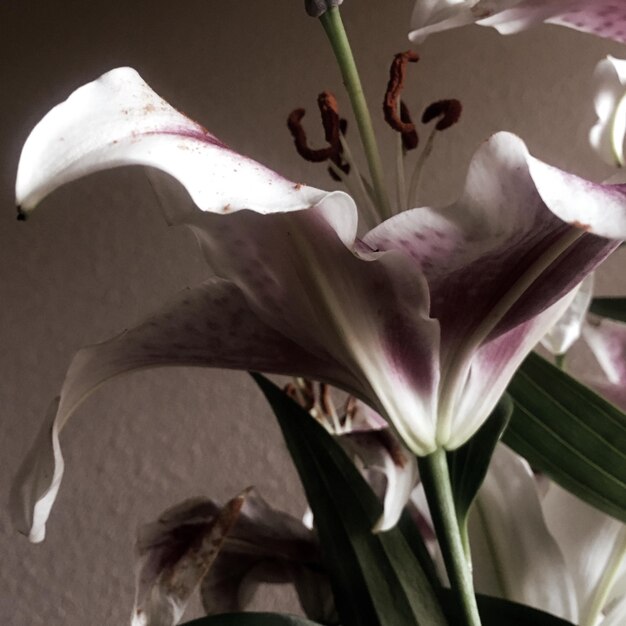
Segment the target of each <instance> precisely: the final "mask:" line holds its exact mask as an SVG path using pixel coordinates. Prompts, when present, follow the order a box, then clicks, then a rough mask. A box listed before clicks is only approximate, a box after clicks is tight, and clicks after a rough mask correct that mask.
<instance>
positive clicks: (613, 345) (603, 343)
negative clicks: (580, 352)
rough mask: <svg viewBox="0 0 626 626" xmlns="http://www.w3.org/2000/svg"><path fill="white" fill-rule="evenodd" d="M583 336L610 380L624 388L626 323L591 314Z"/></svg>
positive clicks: (625, 377) (625, 381)
mask: <svg viewBox="0 0 626 626" xmlns="http://www.w3.org/2000/svg"><path fill="white" fill-rule="evenodd" d="M583 337H584V338H585V341H586V342H587V343H588V344H589V347H590V348H591V351H592V352H593V354H594V356H595V357H596V359H597V360H598V363H599V364H600V367H602V370H603V371H604V374H605V375H606V377H607V378H608V380H609V382H610V383H611V384H612V385H619V386H620V387H622V388H623V387H624V385H626V324H623V323H621V322H616V321H614V320H610V319H608V318H599V317H596V316H591V317H590V318H589V319H588V321H587V323H586V324H585V325H584V327H583ZM625 405H626V404H623V405H621V406H625Z"/></svg>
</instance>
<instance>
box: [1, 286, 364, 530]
mask: <svg viewBox="0 0 626 626" xmlns="http://www.w3.org/2000/svg"><path fill="white" fill-rule="evenodd" d="M164 365H186V366H203V367H225V368H236V369H249V368H252V369H257V370H261V371H265V372H274V373H282V374H290V373H294V372H293V369H294V368H295V367H298V368H301V369H300V374H302V375H309V376H311V377H314V378H324V377H325V376H331V377H332V375H333V372H335V373H336V374H337V375H336V377H335V378H334V379H333V380H334V382H335V383H337V384H340V385H342V386H344V387H348V388H349V387H350V386H351V384H352V383H351V381H350V379H349V376H348V377H346V372H342V371H341V370H338V369H337V368H336V366H335V364H334V363H333V362H332V361H325V360H321V359H319V358H318V357H317V356H315V355H313V354H310V353H308V352H306V350H303V349H302V348H300V347H299V346H297V345H295V344H293V343H292V342H291V341H290V340H289V339H287V338H285V337H284V336H283V335H282V334H280V333H279V332H277V331H275V330H273V329H272V328H270V327H268V326H266V325H265V324H263V322H262V321H261V319H260V318H259V317H258V316H257V315H255V314H254V313H253V312H252V311H251V310H250V307H249V306H248V304H247V303H246V301H245V298H244V297H243V295H242V293H241V291H240V290H239V289H238V288H237V287H236V286H235V285H233V284H232V283H229V282H228V281H223V280H220V279H212V280H209V281H207V282H206V283H204V284H202V285H200V286H199V287H196V288H195V289H189V290H185V291H183V292H182V293H180V294H179V295H178V296H177V297H175V298H173V299H172V301H171V302H170V303H169V304H168V305H167V306H165V307H164V308H163V309H162V310H160V311H159V312H158V313H156V314H154V315H152V316H150V317H148V318H147V319H145V320H144V321H142V322H141V323H140V324H138V325H137V326H136V327H135V328H132V329H130V330H128V331H126V332H125V333H122V334H121V335H119V336H118V337H115V338H113V339H111V340H110V341H107V342H104V343H101V344H98V345H95V346H90V347H87V348H83V349H82V350H80V351H79V352H78V353H77V354H76V355H75V356H74V359H73V360H72V363H71V365H70V368H69V369H68V372H67V375H66V378H65V381H64V383H63V388H62V390H61V396H60V401H59V400H57V401H55V402H53V403H52V405H51V408H50V410H49V412H48V414H47V416H46V420H45V422H44V424H43V426H42V429H41V432H40V434H39V435H38V437H37V439H36V440H35V442H34V444H33V447H32V449H31V451H30V453H29V454H28V456H27V457H26V458H25V459H24V462H23V465H22V467H21V469H20V472H19V474H18V476H17V478H16V483H15V486H14V489H13V493H12V498H11V510H12V514H13V517H14V519H15V523H16V525H17V527H18V529H19V530H20V531H21V532H24V533H25V534H27V535H29V537H30V539H31V541H41V540H43V538H44V536H45V524H46V521H47V518H48V515H49V513H50V509H51V507H52V504H53V502H54V500H55V498H56V495H57V492H58V489H59V485H60V482H61V479H62V476H63V470H64V464H63V457H62V455H61V449H60V443H59V435H60V432H61V430H62V429H63V427H64V426H65V424H66V422H67V420H68V419H69V417H70V416H71V415H72V413H73V412H74V411H75V410H76V409H77V408H78V406H79V405H80V404H81V403H82V402H83V401H84V400H85V399H86V398H87V397H88V396H89V395H90V394H91V393H92V392H93V391H94V390H95V389H97V388H98V387H99V386H100V385H102V384H103V383H104V382H106V381H108V380H110V379H112V378H114V377H115V376H119V375H120V374H124V373H127V372H130V371H136V370H140V369H146V368H151V367H161V366H164ZM309 367H310V368H311V369H309V370H308V371H307V369H308V368H309Z"/></svg>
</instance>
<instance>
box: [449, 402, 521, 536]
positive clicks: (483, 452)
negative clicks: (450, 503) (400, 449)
mask: <svg viewBox="0 0 626 626" xmlns="http://www.w3.org/2000/svg"><path fill="white" fill-rule="evenodd" d="M512 413H513V402H512V401H511V399H510V398H508V397H506V396H505V397H504V398H503V399H502V400H501V401H500V403H499V404H498V405H497V406H496V408H495V409H494V410H493V412H492V413H491V415H490V416H489V419H488V420H487V421H486V422H485V423H484V424H483V425H482V426H481V428H480V429H479V430H478V432H477V433H476V434H475V435H474V436H473V437H472V438H471V439H470V440H469V441H468V442H467V443H466V444H465V445H464V446H461V447H460V448H457V449H456V450H453V451H452V452H448V467H449V468H450V480H451V481H452V495H453V496H454V504H455V507H456V515H457V518H458V520H459V525H460V526H461V527H462V529H464V528H465V525H466V524H467V517H468V513H469V510H470V508H471V506H472V503H473V502H474V498H476V494H477V493H478V490H479V489H480V486H481V485H482V484H483V481H484V480H485V476H486V475H487V470H488V469H489V462H490V461H491V457H492V456H493V451H494V450H495V448H496V445H497V443H498V441H500V438H501V437H502V433H503V432H504V430H505V428H506V427H507V425H508V423H509V421H510V419H511V415H512Z"/></svg>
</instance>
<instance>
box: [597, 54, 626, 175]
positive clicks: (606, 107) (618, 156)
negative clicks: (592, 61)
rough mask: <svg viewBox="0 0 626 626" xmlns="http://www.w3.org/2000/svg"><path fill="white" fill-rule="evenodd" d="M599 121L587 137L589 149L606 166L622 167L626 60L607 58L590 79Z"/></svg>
mask: <svg viewBox="0 0 626 626" xmlns="http://www.w3.org/2000/svg"><path fill="white" fill-rule="evenodd" d="M593 80H594V83H595V89H596V95H595V97H594V105H595V109H596V114H597V116H598V121H597V122H596V123H595V125H594V126H593V128H592V129H591V131H590V133H589V140H590V142H591V145H592V146H593V147H594V148H595V150H596V151H597V152H598V154H599V155H600V158H601V159H602V160H603V161H605V162H606V163H608V164H609V165H613V166H618V167H623V166H624V135H625V134H626V60H623V59H616V58H615V57H612V56H607V58H606V59H604V60H602V61H600V63H598V65H597V66H596V70H595V72H594V75H593Z"/></svg>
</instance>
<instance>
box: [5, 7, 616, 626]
mask: <svg viewBox="0 0 626 626" xmlns="http://www.w3.org/2000/svg"><path fill="white" fill-rule="evenodd" d="M302 4H303V3H302V2H301V0H272V1H271V2H258V1H256V0H238V1H236V2H216V1H215V0H213V1H210V0H185V1H184V2H179V3H174V2H164V1H161V0H150V1H148V0H127V1H126V2H120V1H119V0H117V1H116V0H106V1H105V0H90V1H89V2H85V1H84V0H57V1H54V2H47V3H46V2H32V1H29V0H22V1H21V2H18V1H16V0H5V2H2V3H1V4H0V34H1V36H0V59H1V61H0V86H1V87H0V88H1V91H2V97H1V98H0V158H1V159H2V167H1V169H0V333H1V339H0V346H1V348H0V371H1V372H2V376H0V411H1V413H0V424H1V428H2V437H1V438H0V498H1V500H0V555H1V556H0V624H4V625H7V626H13V625H14V626H36V625H38V624H45V625H46V626H61V625H62V626H79V625H80V626H84V625H85V624H94V625H105V626H108V625H118V624H125V623H128V616H129V613H130V610H131V608H132V598H133V575H134V574H133V565H132V546H133V537H134V532H135V528H136V527H137V525H138V524H140V523H141V522H145V521H148V520H150V519H153V518H154V517H156V516H157V515H158V514H159V512H160V511H162V510H163V509H165V508H166V507H168V506H171V505H172V504H174V503H175V502H178V501H180V500H182V499H183V498H186V497H189V496H192V495H203V494H205V495H210V496H212V497H215V498H217V499H222V500H223V499H226V498H228V497H230V496H232V495H233V494H234V493H237V492H238V491H239V490H240V489H242V488H243V487H245V486H247V485H250V484H254V485H256V486H257V487H258V488H259V490H260V491H261V492H262V493H263V494H264V495H265V497H266V498H267V499H268V500H270V501H271V502H272V503H274V504H276V505H278V506H281V507H283V508H284V509H286V510H288V511H290V512H292V513H293V514H296V515H300V514H301V513H302V512H303V509H304V504H305V503H304V498H303V496H302V493H301V489H300V486H299V484H298V481H297V477H296V475H295V472H294V470H293V469H292V467H291V465H290V461H289V458H288V455H287V453H286V450H285V448H284V446H283V444H282V443H281V440H280V437H279V433H278V429H277V426H276V424H275V423H274V421H273V418H272V416H271V414H270V412H269V411H268V409H267V407H266V406H265V404H264V402H263V400H262V398H261V396H260V393H259V392H258V390H257V389H256V388H255V387H254V386H253V384H252V382H251V380H250V379H249V378H248V377H247V375H245V374H243V373H238V372H226V371H208V370H191V369H172V370H158V371H153V372H143V373H139V374H135V375H132V376H129V377H126V378H123V379H120V380H116V381H113V382H111V383H110V384H107V385H106V386H105V387H103V388H102V389H101V390H99V391H98V392H97V393H96V394H94V395H93V396H92V398H90V399H89V400H88V401H87V402H86V403H85V404H84V405H83V407H82V408H81V409H80V411H79V412H78V414H77V415H75V417H74V418H73V421H72V422H71V423H70V425H69V426H68V428H67V429H66V430H65V431H64V433H63V444H64V451H65V456H66V463H67V471H66V476H65V479H64V484H63V486H62V489H61V493H60V496H59V499H58V502H57V505H56V508H55V509H54V511H53V514H52V517H51V519H50V523H49V528H48V537H47V539H46V541H45V542H44V543H43V544H41V545H30V544H29V543H28V542H27V540H26V539H25V538H23V537H22V536H19V535H18V534H16V532H15V531H14V529H13V528H12V527H11V524H10V521H9V519H8V516H7V514H6V509H7V503H8V491H9V485H10V483H11V480H12V477H13V475H14V474H15V472H16V470H17V467H18V464H19V462H20V460H21V459H22V457H23V455H24V454H25V453H26V451H27V449H28V447H29V445H30V443H31V441H32V439H33V437H34V436H35V433H36V432H37V430H38V427H39V423H40V420H41V418H42V417H43V413H44V411H45V408H46V406H47V404H48V402H49V400H50V398H52V397H53V396H54V395H55V394H56V393H57V392H58V389H59V387H60V384H61V381H62V379H63V375H64V372H65V368H66V367H67V364H68V362H69V359H70V357H71V355H72V354H73V353H74V352H75V351H76V350H77V349H78V348H79V347H80V346H82V345H84V344H89V343H94V342H97V341H100V340H103V339H105V338H108V337H109V336H111V335H113V334H115V333H117V332H119V331H120V330H122V329H123V328H125V327H127V326H128V325H130V324H132V323H133V322H134V321H136V320H138V319H139V318H140V317H141V316H142V315H144V314H146V313H148V312H149V311H151V310H152V309H154V308H156V307H157V306H158V305H159V304H160V303H161V302H162V301H163V300H164V299H165V298H166V297H168V296H169V295H171V294H173V293H175V292H176V291H178V290H179V289H181V288H183V287H185V286H187V285H193V284H196V283H198V282H199V281H200V280H202V279H203V278H204V277H206V276H207V274H208V271H207V269H206V268H205V267H204V266H203V262H202V260H201V258H200V255H199V254H198V251H197V249H196V245H195V243H194V241H193V239H192V237H191V235H190V234H189V233H188V232H186V231H184V230H180V229H176V228H169V227H167V226H166V225H165V223H164V221H163V219H162V217H161V215H160V213H159V212H158V211H157V210H155V207H154V206H153V196H152V194H151V193H150V189H149V187H148V184H147V182H146V179H145V177H144V175H143V174H142V173H141V172H140V171H139V170H131V169H127V170H117V171H112V172H106V173H103V174H98V175H94V176H92V177H90V178H88V179H87V180H83V181H80V182H78V183H75V184H72V185H70V186H68V187H66V188H63V189H61V190H59V191H58V192H56V193H55V194H54V195H52V196H51V197H50V198H49V199H48V200H46V201H45V203H44V204H43V205H42V207H41V208H40V209H39V210H38V212H37V213H36V214H35V215H34V216H33V218H32V219H31V220H30V221H29V222H27V223H26V224H23V223H18V222H17V221H16V220H15V209H14V201H13V185H14V178H15V172H16V168H17V162H18V158H19V152H20V148H21V145H22V143H23V141H24V140H25V138H26V136H27V135H28V132H29V131H30V129H31V128H32V126H33V125H34V124H35V123H36V122H37V121H38V120H39V119H40V117H41V116H42V115H43V114H44V113H45V112H46V111H47V110H48V109H49V108H50V107H51V106H53V105H54V104H56V103H57V102H59V101H61V100H63V99H64V98H65V97H66V96H67V95H68V94H69V92H70V91H71V90H72V89H74V88H76V87H77V86H79V85H80V84H82V83H84V82H87V81H89V80H92V79H93V78H95V77H97V76H98V75H100V74H101V73H103V72H105V71H107V70H109V69H111V68H113V67H116V66H120V65H131V66H133V67H135V68H137V69H138V70H139V71H140V73H141V74H142V75H143V77H144V78H145V79H146V80H147V81H148V83H150V84H151V85H152V86H153V87H154V88H155V90H156V91H157V92H159V93H160V94H161V95H163V96H164V97H165V98H166V99H168V100H169V101H170V102H172V103H173V104H174V105H175V106H176V107H177V108H179V109H181V110H183V111H185V112H186V113H187V114H188V115H189V116H190V117H192V118H195V119H197V120H198V121H200V122H201V123H203V124H204V125H205V126H206V127H208V128H209V129H210V130H211V131H212V132H213V133H215V134H216V135H217V136H218V137H220V138H221V139H222V140H224V141H225V142H226V143H228V144H229V145H231V146H232V147H234V148H236V149H237V150H239V151H241V152H243V153H245V154H248V155H250V156H252V157H254V158H256V159H258V160H260V161H263V162H264V163H266V164H267V165H269V166H270V167H273V168H275V169H277V170H279V171H281V172H282V173H284V174H285V175H286V176H288V177H291V178H292V179H294V180H298V181H306V182H308V183H310V184H315V185H318V186H322V187H327V188H331V187H333V186H336V184H335V183H333V182H332V181H330V179H329V178H328V176H327V174H326V173H325V168H324V167H322V166H318V167H315V166H313V165H308V164H305V163H304V162H301V161H300V160H299V159H298V158H297V157H296V156H295V153H294V150H293V146H292V142H291V139H290V137H289V135H288V133H287V130H286V127H285V119H286V115H287V114H288V113H289V111H290V110H292V109H293V108H295V107H298V106H305V107H308V108H309V109H311V111H312V112H313V111H314V110H315V98H316V95H317V93H318V92H319V91H321V90H322V89H330V90H332V91H334V92H335V93H336V94H337V95H338V98H339V101H340V105H341V107H342V110H343V111H344V114H346V115H347V114H348V110H349V109H348V103H347V99H346V97H345V95H344V93H343V91H342V90H341V83H340V78H339V76H338V72H337V70H336V68H335V65H334V62H333V59H332V56H331V53H330V51H329V48H328V46H327V45H326V42H325V37H324V34H323V31H322V29H321V27H320V26H319V25H318V24H317V23H316V21H315V20H313V19H311V18H308V17H307V16H306V15H305V13H304V10H303V7H302ZM411 6H412V2H410V1H409V0H401V1H400V0H397V1H394V2H377V1H375V0H346V1H345V3H344V18H345V21H346V23H347V27H348V29H349V32H350V34H351V35H352V40H353V45H354V48H355V51H356V54H357V57H358V60H359V62H360V66H361V69H362V72H363V78H364V85H365V89H366V92H367V94H368V96H369V97H370V98H371V101H372V102H373V108H374V112H375V119H376V126H377V129H378V130H379V131H380V135H381V137H383V155H384V159H385V161H386V162H388V163H390V164H391V163H392V162H393V145H394V143H393V135H392V132H391V131H390V130H388V129H386V128H385V127H384V124H383V122H382V115H381V112H380V106H379V103H380V101H381V99H382V94H383V92H384V87H385V85H386V81H387V70H388V63H389V61H390V59H391V57H392V55H393V53H395V52H397V51H400V50H404V49H406V48H408V42H407V39H406V32H407V30H408V27H407V24H408V17H409V14H410V11H411ZM608 52H612V53H613V54H615V55H618V56H619V55H620V53H623V51H622V50H621V49H620V46H618V45H616V44H611V43H607V42H603V41H600V40H595V39H593V38H591V37H587V36H584V35H580V34H577V33H573V32H568V31H566V30H561V29H558V28H556V27H542V28H540V29H537V30H536V31H534V32H532V33H526V34H523V35H520V36H515V37H509V38H503V37H500V36H498V35H497V34H496V33H495V32H491V31H489V30H485V29H480V28H478V27H475V28H468V29H465V30H463V31H458V32H453V33H448V34H445V35H441V36H438V37H435V38H434V39H432V40H430V41H428V42H427V44H426V45H425V46H424V47H423V49H422V61H421V62H420V63H419V65H417V66H415V67H411V68H410V79H409V86H408V88H407V91H406V96H405V97H406V100H407V102H408V104H409V105H410V106H411V107H413V108H414V110H415V111H421V110H422V109H423V107H424V105H426V104H427V103H429V102H431V101H433V100H436V99H440V98H445V97H456V98H459V99H460V100H461V101H462V102H463V105H464V113H463V118H462V122H461V123H460V124H459V125H458V126H457V127H455V128H454V129H452V130H450V131H449V132H448V134H446V135H445V136H442V138H441V141H440V142H439V143H438V144H437V145H436V146H435V151H434V154H433V157H432V160H431V162H430V163H429V164H428V166H427V167H428V169H427V175H426V176H425V186H424V190H423V194H422V197H423V201H424V203H431V202H436V203H441V202H448V201H451V200H452V199H453V198H454V197H455V195H456V194H457V193H458V191H459V188H460V184H461V182H462V179H463V175H464V171H465V169H466V167H467V162H468V159H469V156H470V155H471V153H472V151H473V150H474V148H475V147H476V146H477V145H478V143H479V142H480V141H481V140H482V139H484V138H485V137H487V136H488V135H489V134H490V133H492V132H494V131H496V130H500V129H506V130H510V131H513V132H516V133H518V134H520V135H521V136H522V137H524V139H525V140H526V141H527V143H528V144H529V146H530V148H531V151H532V152H533V153H534V154H536V155H537V156H539V157H541V158H543V159H545V160H547V161H549V162H551V163H554V164H556V165H560V166H562V167H566V168H569V169H571V170H572V171H575V172H577V173H580V174H583V175H586V176H588V177H590V178H593V179H596V180H601V179H603V178H605V177H606V176H608V175H609V174H610V169H609V168H608V167H606V166H604V165H603V164H602V163H600V162H599V161H598V160H597V159H596V157H595V155H594V154H593V153H592V151H591V149H590V148H589V147H588V145H587V139H586V135H587V131H588V128H589V127H590V125H591V124H592V122H593V119H594V115H593V110H592V105H591V91H590V75H591V72H592V70H593V68H594V66H595V64H596V62H597V61H598V60H599V59H600V58H601V57H602V56H603V55H605V54H606V53H608ZM306 122H307V124H310V127H311V128H312V129H316V124H317V122H316V116H314V115H311V116H310V118H306ZM313 132H317V131H316V130H312V131H311V133H313ZM317 136H318V137H320V138H321V133H320V134H319V135H317ZM351 136H352V143H353V146H355V147H356V146H357V145H358V141H357V139H356V136H355V134H354V125H352V129H351ZM388 170H389V174H390V173H391V167H389V168H388ZM622 258H623V257H622ZM619 267H620V259H619V258H615V259H612V260H611V261H610V262H609V263H608V264H607V266H606V267H605V268H604V270H603V272H602V274H601V277H600V281H599V283H600V284H599V290H600V291H601V292H602V293H624V290H625V289H626V278H625V277H624V275H623V273H621V272H620V270H619ZM257 606H259V607H264V608H270V609H271V608H273V607H275V606H279V607H281V606H282V607H293V596H290V595H284V594H282V595H281V594H275V593H274V592H269V591H268V592H265V593H263V594H261V596H260V597H259V598H258V599H257ZM196 610H197V607H196V606H195V605H194V607H193V609H192V610H191V611H190V612H189V614H188V617H190V618H191V617H193V616H194V615H195V614H196V613H194V612H195V611H196Z"/></svg>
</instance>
